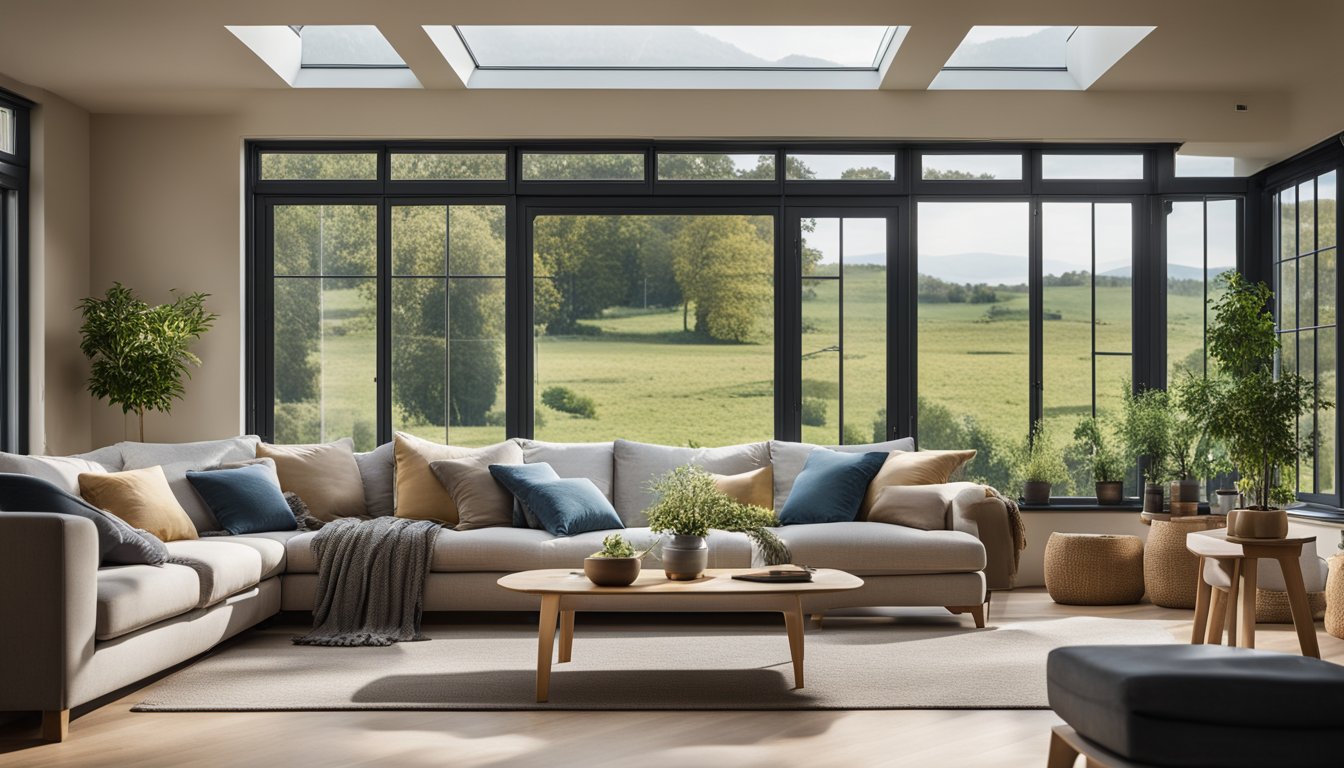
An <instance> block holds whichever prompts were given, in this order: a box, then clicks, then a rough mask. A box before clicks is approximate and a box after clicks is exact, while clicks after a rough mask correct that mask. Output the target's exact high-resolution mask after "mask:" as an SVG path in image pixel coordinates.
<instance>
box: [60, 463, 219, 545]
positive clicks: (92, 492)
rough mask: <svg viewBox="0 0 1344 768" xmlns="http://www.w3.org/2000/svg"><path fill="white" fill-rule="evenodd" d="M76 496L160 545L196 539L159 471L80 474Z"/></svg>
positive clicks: (158, 468) (152, 469)
mask: <svg viewBox="0 0 1344 768" xmlns="http://www.w3.org/2000/svg"><path fill="white" fill-rule="evenodd" d="M79 495H80V496H83V497H84V500H85V501H87V502H89V503H90V504H92V505H93V506H95V507H98V508H99V509H102V510H105V511H107V512H110V513H112V514H113V515H116V516H117V517H119V518H121V519H122V520H124V521H125V522H126V524H127V525H129V526H131V527H132V528H143V529H144V530H146V531H149V532H150V533H152V534H154V535H155V536H158V537H159V539H160V540H162V541H181V540H183V539H195V538H199V537H198V536H197V534H196V526H194V525H192V524H191V518H189V517H187V511H186V510H185V509H183V508H182V505H181V504H179V503H178V502H177V497H176V496H174V495H173V489H172V488H169V487H168V477H167V476H166V475H164V474H163V467H160V466H153V467H147V468H145V469H132V470H127V471H126V472H109V473H102V472H84V473H81V474H80V476H79Z"/></svg>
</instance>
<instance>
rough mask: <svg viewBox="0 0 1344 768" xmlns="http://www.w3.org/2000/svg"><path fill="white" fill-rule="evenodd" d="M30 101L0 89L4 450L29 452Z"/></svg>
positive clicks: (0, 410) (0, 432) (0, 427)
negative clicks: (28, 237)
mask: <svg viewBox="0 0 1344 768" xmlns="http://www.w3.org/2000/svg"><path fill="white" fill-rule="evenodd" d="M28 106H29V105H28V102H26V101H23V100H21V99H18V98H17V97H10V96H8V95H7V94H6V93H5V92H4V91H0V450H3V451H16V452H23V451H26V450H27V448H28V445H27V443H28V413H27V389H28V380H27V376H28V364H27V301H26V297H27V263H26V260H27V252H26V251H27V234H26V228H27V216H28V200H27V195H28V147H27V134H28Z"/></svg>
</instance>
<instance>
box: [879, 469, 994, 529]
mask: <svg viewBox="0 0 1344 768" xmlns="http://www.w3.org/2000/svg"><path fill="white" fill-rule="evenodd" d="M873 483H874V485H876V483H877V481H876V480H874V481H873ZM946 493H947V492H946V490H945V489H944V488H943V487H942V486H937V485H888V486H884V487H882V488H879V489H878V493H877V494H876V497H875V499H874V502H873V504H872V506H871V507H870V508H869V510H868V513H867V515H868V521H869V522H873V523H889V524H891V525H903V526H905V527H907V528H918V529H919V530H921V531H942V530H946V529H947V527H948V522H949V521H948V519H947V512H948V507H949V503H948V499H947V495H946ZM982 495H983V494H982ZM865 501H866V500H865Z"/></svg>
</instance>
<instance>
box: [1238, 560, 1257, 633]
mask: <svg viewBox="0 0 1344 768" xmlns="http://www.w3.org/2000/svg"><path fill="white" fill-rule="evenodd" d="M1259 570H1260V567H1259V561H1258V560H1256V559H1255V558H1254V557H1247V558H1244V559H1243V560H1242V563H1241V611H1240V613H1241V647H1242V648H1254V647H1255V593H1256V591H1257V590H1258V589H1259V584H1260V580H1259V573H1258V571H1259Z"/></svg>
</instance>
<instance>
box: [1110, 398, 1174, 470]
mask: <svg viewBox="0 0 1344 768" xmlns="http://www.w3.org/2000/svg"><path fill="white" fill-rule="evenodd" d="M1119 429H1120V439H1121V441H1122V442H1123V443H1124V446H1125V451H1126V454H1127V458H1128V459H1129V460H1130V461H1131V462H1137V461H1139V460H1141V459H1146V460H1147V464H1146V465H1144V468H1143V479H1144V481H1145V482H1149V483H1161V482H1162V481H1163V480H1166V479H1167V477H1168V476H1169V474H1168V462H1169V461H1170V459H1171V446H1172V436H1171V433H1172V415H1171V398H1170V396H1169V395H1168V394H1167V393H1166V392H1165V391H1164V390H1161V389H1144V390H1141V391H1139V392H1135V391H1134V388H1133V387H1132V386H1131V385H1130V384H1129V382H1128V381H1126V382H1125V385H1124V407H1123V408H1122V409H1121V415H1120V424H1119Z"/></svg>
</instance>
